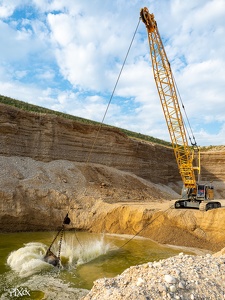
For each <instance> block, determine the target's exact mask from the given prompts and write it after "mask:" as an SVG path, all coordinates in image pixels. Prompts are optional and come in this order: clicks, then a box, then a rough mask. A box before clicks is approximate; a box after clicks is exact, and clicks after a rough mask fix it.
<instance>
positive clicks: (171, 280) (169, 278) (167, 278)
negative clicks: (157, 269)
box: [164, 274, 176, 283]
mask: <svg viewBox="0 0 225 300" xmlns="http://www.w3.org/2000/svg"><path fill="white" fill-rule="evenodd" d="M164 279H165V281H166V282H167V283H176V278H175V277H173V276H171V275H169V274H166V275H165V276H164Z"/></svg>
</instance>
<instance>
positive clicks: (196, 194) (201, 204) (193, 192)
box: [174, 184, 221, 211]
mask: <svg viewBox="0 0 225 300" xmlns="http://www.w3.org/2000/svg"><path fill="white" fill-rule="evenodd" d="M181 198H182V199H180V200H177V201H176V202H175V204H174V206H175V208H196V209H199V210H202V211H207V210H210V209H213V208H219V207H221V203H220V202H218V201H212V200H214V187H213V185H212V184H210V185H208V184H197V185H196V188H186V187H183V189H182V194H181Z"/></svg>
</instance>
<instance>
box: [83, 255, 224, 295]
mask: <svg viewBox="0 0 225 300" xmlns="http://www.w3.org/2000/svg"><path fill="white" fill-rule="evenodd" d="M224 262H225V256H220V257H214V256H212V255H211V254H206V255H205V256H194V255H186V254H183V253H180V254H179V255H177V256H174V257H170V258H168V259H165V260H161V261H158V262H149V263H147V264H143V265H140V266H134V267H130V268H129V269H127V270H125V271H124V272H123V273H122V274H121V275H118V276H117V277H115V278H104V279H99V280H96V281H95V283H94V286H93V288H92V290H91V291H90V292H89V293H88V294H87V295H86V296H85V297H84V298H82V299H83V300H94V299H96V300H99V299H101V300H104V299H107V300H110V299H112V300H119V299H123V300H124V299H129V300H156V299H160V300H162V299H189V300H191V299H193V300H194V299H205V300H209V299H210V300H212V299H215V300H220V299H225V264H224Z"/></svg>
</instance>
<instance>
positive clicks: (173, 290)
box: [170, 285, 177, 293]
mask: <svg viewBox="0 0 225 300" xmlns="http://www.w3.org/2000/svg"><path fill="white" fill-rule="evenodd" d="M176 290H177V289H176V287H175V285H171V286H170V291H171V292H172V293H174V292H176Z"/></svg>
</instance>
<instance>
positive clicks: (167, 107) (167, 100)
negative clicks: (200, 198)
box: [140, 7, 196, 188]
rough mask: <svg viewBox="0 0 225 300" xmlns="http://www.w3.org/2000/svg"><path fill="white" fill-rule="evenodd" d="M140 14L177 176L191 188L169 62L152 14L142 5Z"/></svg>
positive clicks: (190, 161) (187, 154)
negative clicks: (178, 173) (176, 165)
mask: <svg viewBox="0 0 225 300" xmlns="http://www.w3.org/2000/svg"><path fill="white" fill-rule="evenodd" d="M140 15H141V19H142V21H143V22H144V24H145V25H146V28H147V33H148V40H149V46H150V54H151V60H152V67H153V73H154V78H155V82H156V86H157V89H158V93H159V97H160V101H161V104H162V108H163V112H164V116H165V119H166V123H167V126H168V130H169V134H170V138H171V142H172V146H173V149H174V154H175V157H176V160H177V164H178V168H179V171H180V175H181V178H182V181H183V183H184V186H185V187H187V188H195V187H196V179H195V174H194V168H193V159H194V153H193V150H192V149H191V148H190V147H189V146H188V141H187V136H186V132H185V127H184V122H183V118H182V114H181V111H180V106H179V102H178V97H177V92H176V88H175V84H174V79H173V76H172V71H171V68H170V63H169V61H168V58H167V55H166V52H165V49H164V47H163V43H162V40H161V38H160V34H159V31H158V28H157V23H156V21H155V19H154V15H153V14H150V13H149V11H148V9H147V8H146V7H145V8H143V9H141V12H140Z"/></svg>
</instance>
